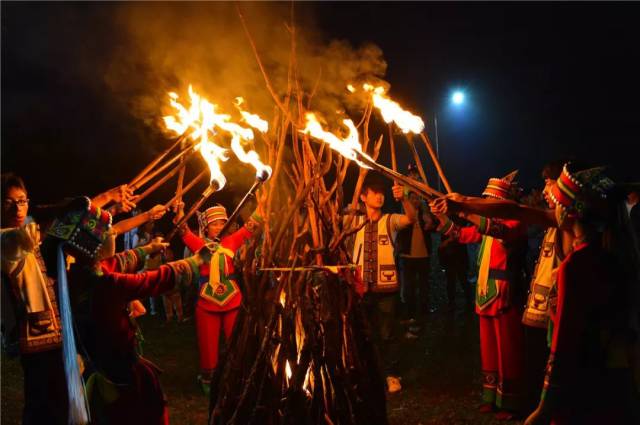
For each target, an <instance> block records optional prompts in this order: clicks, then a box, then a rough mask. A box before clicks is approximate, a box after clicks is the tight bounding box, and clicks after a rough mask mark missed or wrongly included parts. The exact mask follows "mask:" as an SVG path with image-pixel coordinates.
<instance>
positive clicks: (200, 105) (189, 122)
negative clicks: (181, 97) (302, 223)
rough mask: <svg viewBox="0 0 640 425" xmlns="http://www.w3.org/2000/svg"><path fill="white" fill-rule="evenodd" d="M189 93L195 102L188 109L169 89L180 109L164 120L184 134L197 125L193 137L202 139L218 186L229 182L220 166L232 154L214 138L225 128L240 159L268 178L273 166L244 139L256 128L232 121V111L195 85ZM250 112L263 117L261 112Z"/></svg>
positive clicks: (201, 147) (204, 154) (200, 145)
mask: <svg viewBox="0 0 640 425" xmlns="http://www.w3.org/2000/svg"><path fill="white" fill-rule="evenodd" d="M189 96H190V98H191V105H190V107H189V109H187V108H185V107H184V106H183V105H182V104H180V103H179V102H178V95H177V94H176V93H173V92H171V93H169V98H170V103H171V106H172V107H173V108H174V109H175V110H176V114H175V115H170V116H166V117H164V122H165V125H166V127H167V128H168V129H170V130H172V131H174V132H176V133H178V134H183V133H184V132H186V131H187V130H189V129H190V128H193V129H194V131H193V132H192V133H191V136H190V137H191V138H192V139H193V140H200V141H199V143H198V144H197V145H196V149H197V150H199V151H200V153H201V154H202V157H203V158H204V159H205V161H206V162H207V165H208V166H209V170H210V172H211V181H213V180H216V182H217V183H218V189H221V188H222V187H223V186H224V184H225V182H226V180H225V178H224V175H223V174H222V171H221V170H220V161H226V160H228V159H229V158H228V150H227V149H224V148H222V147H220V146H218V145H216V144H215V143H214V142H213V141H212V140H211V139H210V136H212V135H216V134H217V131H216V130H223V131H225V132H227V133H229V134H231V140H232V141H231V150H232V151H233V153H234V154H235V155H236V157H237V158H238V159H239V160H240V161H242V162H244V163H247V164H251V165H252V166H253V167H254V168H255V169H256V176H258V177H264V176H265V175H266V176H267V178H268V177H269V176H271V167H269V166H268V165H264V164H263V163H262V161H260V156H259V155H258V153H257V152H255V151H254V150H250V151H245V149H244V147H243V144H242V143H243V141H251V140H253V139H254V134H253V130H251V129H250V128H245V127H242V126H240V125H238V124H236V123H234V122H232V121H231V116H230V115H227V114H222V113H218V112H217V111H216V109H217V107H218V106H217V105H215V104H213V103H211V102H209V101H208V100H207V99H205V98H203V97H201V96H200V95H198V94H197V93H196V92H195V91H194V90H193V87H192V86H189ZM247 114H248V113H247ZM249 115H251V116H252V117H254V116H255V117H257V119H260V117H258V116H257V115H253V114H249ZM245 119H246V118H245ZM252 119H253V118H252ZM261 121H262V120H261ZM247 122H248V121H247ZM250 125H251V124H250ZM267 129H268V127H267Z"/></svg>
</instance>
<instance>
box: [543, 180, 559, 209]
mask: <svg viewBox="0 0 640 425" xmlns="http://www.w3.org/2000/svg"><path fill="white" fill-rule="evenodd" d="M556 183H557V180H553V179H550V178H546V179H544V190H543V191H542V195H543V196H544V200H545V201H547V205H548V206H549V208H551V209H553V208H555V207H556V204H555V203H554V202H553V200H552V199H551V197H550V196H549V194H550V193H551V189H553V188H554V187H555V185H556Z"/></svg>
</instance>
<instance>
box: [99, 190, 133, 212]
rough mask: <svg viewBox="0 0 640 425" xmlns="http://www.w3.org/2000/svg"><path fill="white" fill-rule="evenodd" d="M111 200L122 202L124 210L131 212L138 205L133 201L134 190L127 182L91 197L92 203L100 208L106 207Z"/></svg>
mask: <svg viewBox="0 0 640 425" xmlns="http://www.w3.org/2000/svg"><path fill="white" fill-rule="evenodd" d="M110 202H117V203H120V204H122V208H121V210H122V211H123V212H129V211H131V210H132V209H133V208H135V206H136V204H134V203H133V191H132V190H131V189H130V188H129V186H127V185H126V184H123V185H120V186H117V187H114V188H113V189H109V190H107V191H106V192H103V193H101V194H99V195H96V196H94V197H93V198H92V199H91V203H92V204H93V205H95V206H96V207H99V208H104V207H105V205H107V204H109V203H110Z"/></svg>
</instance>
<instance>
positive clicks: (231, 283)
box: [178, 205, 262, 394]
mask: <svg viewBox="0 0 640 425" xmlns="http://www.w3.org/2000/svg"><path fill="white" fill-rule="evenodd" d="M178 218H179V217H178ZM204 219H205V223H206V226H207V228H206V238H204V239H203V238H200V237H198V236H196V235H195V234H194V233H193V232H191V230H190V229H189V227H188V226H187V225H186V224H185V226H183V228H182V229H180V231H181V233H182V241H183V242H184V244H185V245H186V246H187V248H189V250H190V251H191V252H198V251H199V250H201V249H202V248H203V247H205V246H208V247H210V249H212V253H213V254H212V256H211V262H210V263H207V264H203V265H201V266H200V289H199V294H200V295H199V297H198V301H197V304H196V329H197V336H198V348H199V351H200V375H199V376H198V381H199V383H200V385H201V386H202V390H203V392H204V393H205V394H209V391H210V385H211V377H212V375H213V372H214V370H215V369H216V367H217V365H218V345H219V339H220V333H221V331H223V332H224V336H225V338H226V340H227V341H228V340H229V338H230V337H231V332H232V331H233V326H234V324H235V320H236V316H237V315H238V310H239V308H240V304H241V303H242V293H241V291H240V288H239V286H238V284H237V283H236V279H237V278H236V277H235V275H234V265H233V257H234V255H235V252H236V251H237V250H238V248H240V246H241V245H242V244H243V243H244V242H245V241H247V240H249V239H250V238H251V237H252V236H253V235H254V234H255V232H256V231H257V229H258V225H259V223H261V222H262V218H261V216H260V215H259V214H258V212H257V211H256V212H255V213H254V214H253V215H252V216H251V218H250V219H249V220H247V222H246V223H245V225H244V226H243V227H241V228H240V229H238V230H237V231H235V232H234V233H232V234H230V235H220V231H221V230H222V228H223V227H224V225H225V223H226V222H227V211H226V210H225V208H224V207H223V206H222V205H216V206H213V207H211V208H209V209H207V210H206V211H205V212H204ZM220 237H221V239H220V243H219V245H217V244H216V242H214V239H217V238H220Z"/></svg>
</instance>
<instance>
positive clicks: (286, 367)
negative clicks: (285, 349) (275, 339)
mask: <svg viewBox="0 0 640 425" xmlns="http://www.w3.org/2000/svg"><path fill="white" fill-rule="evenodd" d="M284 373H285V375H286V376H287V385H289V380H290V379H291V376H292V375H293V373H292V372H291V366H290V365H289V360H287V361H286V363H285V364H284Z"/></svg>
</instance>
